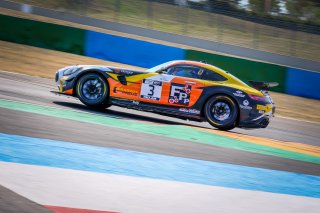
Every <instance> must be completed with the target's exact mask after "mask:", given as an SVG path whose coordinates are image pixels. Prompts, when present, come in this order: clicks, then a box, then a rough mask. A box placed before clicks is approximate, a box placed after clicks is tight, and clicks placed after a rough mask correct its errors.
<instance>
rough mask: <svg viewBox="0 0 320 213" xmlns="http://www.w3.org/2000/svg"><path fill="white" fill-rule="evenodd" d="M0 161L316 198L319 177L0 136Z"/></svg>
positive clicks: (319, 191)
mask: <svg viewBox="0 0 320 213" xmlns="http://www.w3.org/2000/svg"><path fill="white" fill-rule="evenodd" d="M0 161H5V162H14V163H22V164H33V165H40V166H50V167H59V168H65V169H74V170H83V171H91V172H100V173H112V174H120V175H127V176H137V177H147V178H156V179H164V180H171V181H180V182H189V183H197V184H205V185H213V186H223V187H231V188H239V189H248V190H258V191H266V192H274V193H282V194H292V195H300V196H309V197H318V198H319V197H320V177H318V176H312V175H304V174H297V173H291V172H284V171H275V170H269V169H261V168H253V167H247V166H240V165H232V164H225V163H216V162H208V161H201V160H194V159H187V158H179V157H172V156H165V155H158V154H148V153H142V152H135V151H127V150H120V149H113V148H106V147H97V146H91V145H83V144H76V143H70V142H62V141H53V140H48V139H39V138H31V137H24V136H17V135H8V134H2V133H0Z"/></svg>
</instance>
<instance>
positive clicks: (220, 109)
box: [211, 101, 231, 122]
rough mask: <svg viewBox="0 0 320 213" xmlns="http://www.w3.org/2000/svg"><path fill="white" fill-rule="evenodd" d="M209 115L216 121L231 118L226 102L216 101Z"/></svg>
mask: <svg viewBox="0 0 320 213" xmlns="http://www.w3.org/2000/svg"><path fill="white" fill-rule="evenodd" d="M211 114H212V117H213V118H214V119H216V120H218V121H221V122H223V121H226V120H228V119H229V118H230V116H231V107H230V106H229V104H228V103H226V102H223V101H217V102H215V103H214V104H213V106H212V110H211Z"/></svg>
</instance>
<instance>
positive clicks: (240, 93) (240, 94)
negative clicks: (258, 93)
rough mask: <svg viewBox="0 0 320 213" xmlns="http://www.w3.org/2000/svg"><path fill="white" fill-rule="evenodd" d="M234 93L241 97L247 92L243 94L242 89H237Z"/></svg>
mask: <svg viewBox="0 0 320 213" xmlns="http://www.w3.org/2000/svg"><path fill="white" fill-rule="evenodd" d="M233 95H234V96H237V97H241V98H243V97H244V96H245V94H243V92H241V91H240V90H237V91H236V92H234V93H233Z"/></svg>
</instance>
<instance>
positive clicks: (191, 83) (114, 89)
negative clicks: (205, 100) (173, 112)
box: [108, 73, 205, 107]
mask: <svg viewBox="0 0 320 213" xmlns="http://www.w3.org/2000/svg"><path fill="white" fill-rule="evenodd" d="M152 75H154V73H148V74H139V75H135V76H134V79H133V80H132V81H130V80H131V79H130V77H127V79H128V81H127V85H123V84H121V83H120V82H119V81H118V80H116V79H114V78H108V83H109V86H110V96H111V97H115V98H123V99H130V100H136V101H143V102H147V103H155V104H161V105H171V106H172V105H173V106H185V107H191V106H192V105H194V104H195V103H196V101H197V100H198V99H199V97H200V96H201V93H202V91H203V88H204V86H205V83H204V82H203V81H202V80H198V79H192V80H190V78H184V77H175V78H173V79H172V80H171V82H162V83H163V84H162V92H161V96H160V99H159V100H151V99H146V98H143V97H141V96H140V94H141V89H142V84H143V79H145V78H146V77H148V76H152ZM156 75H157V74H156ZM112 77H113V76H112ZM114 77H116V76H114ZM172 83H173V84H179V85H185V86H186V87H188V88H190V98H189V99H188V100H189V102H188V104H179V103H170V102H169V99H170V92H171V84H172Z"/></svg>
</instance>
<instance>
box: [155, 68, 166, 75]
mask: <svg viewBox="0 0 320 213" xmlns="http://www.w3.org/2000/svg"><path fill="white" fill-rule="evenodd" d="M166 72H167V70H165V69H161V70H158V71H157V72H156V73H159V74H163V73H166Z"/></svg>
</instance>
